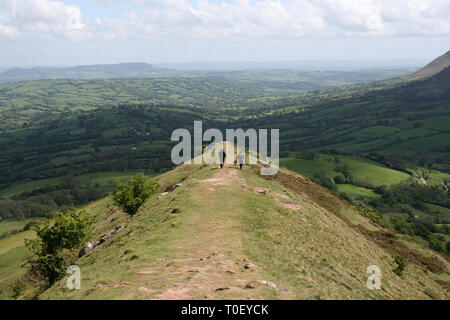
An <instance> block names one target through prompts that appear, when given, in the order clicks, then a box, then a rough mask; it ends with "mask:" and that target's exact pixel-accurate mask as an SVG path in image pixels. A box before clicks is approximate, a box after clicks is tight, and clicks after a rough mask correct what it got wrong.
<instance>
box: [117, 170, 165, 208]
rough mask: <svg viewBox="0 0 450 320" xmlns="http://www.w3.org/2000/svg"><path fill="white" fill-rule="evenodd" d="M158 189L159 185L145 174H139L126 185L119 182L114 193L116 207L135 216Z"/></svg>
mask: <svg viewBox="0 0 450 320" xmlns="http://www.w3.org/2000/svg"><path fill="white" fill-rule="evenodd" d="M157 189H158V183H157V182H156V181H154V180H153V179H148V178H146V177H145V176H144V174H143V173H139V174H137V175H136V176H135V177H133V178H131V179H129V180H128V181H127V182H125V183H121V182H117V184H116V189H115V190H114V192H113V193H112V199H113V203H114V205H116V206H118V207H119V208H121V209H122V210H123V211H124V212H125V213H128V214H135V213H136V212H137V210H138V209H139V207H140V206H141V205H142V204H143V203H144V202H145V201H146V200H147V199H148V198H149V197H150V196H151V195H152V194H154V193H155V192H156V191H157Z"/></svg>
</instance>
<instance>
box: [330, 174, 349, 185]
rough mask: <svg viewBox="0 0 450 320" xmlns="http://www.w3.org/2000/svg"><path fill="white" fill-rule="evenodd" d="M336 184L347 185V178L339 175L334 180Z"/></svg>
mask: <svg viewBox="0 0 450 320" xmlns="http://www.w3.org/2000/svg"><path fill="white" fill-rule="evenodd" d="M333 180H334V183H339V184H342V183H346V182H347V181H346V180H345V177H344V176H343V175H342V174H338V175H337V176H336V177H334V178H333Z"/></svg>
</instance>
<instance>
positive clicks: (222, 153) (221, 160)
mask: <svg viewBox="0 0 450 320" xmlns="http://www.w3.org/2000/svg"><path fill="white" fill-rule="evenodd" d="M226 157H227V154H226V153H225V151H224V150H223V149H221V150H220V151H219V163H220V169H222V167H223V164H224V163H225V158H226Z"/></svg>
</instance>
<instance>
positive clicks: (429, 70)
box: [404, 50, 450, 80]
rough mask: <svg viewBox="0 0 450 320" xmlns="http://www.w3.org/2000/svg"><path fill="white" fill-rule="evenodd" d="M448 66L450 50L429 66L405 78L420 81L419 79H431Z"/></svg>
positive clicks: (449, 64)
mask: <svg viewBox="0 0 450 320" xmlns="http://www.w3.org/2000/svg"><path fill="white" fill-rule="evenodd" d="M448 66H450V50H449V51H447V52H446V53H445V54H443V55H442V56H439V57H437V58H436V59H434V60H433V61H431V62H430V63H429V64H427V65H426V66H425V67H423V68H422V69H420V70H418V71H416V72H414V73H411V74H409V75H406V76H404V79H406V80H419V79H424V78H428V77H431V76H433V75H435V74H437V73H439V72H441V71H442V70H444V69H445V68H447V67H448Z"/></svg>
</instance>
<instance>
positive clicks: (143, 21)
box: [0, 0, 450, 66]
mask: <svg viewBox="0 0 450 320" xmlns="http://www.w3.org/2000/svg"><path fill="white" fill-rule="evenodd" d="M449 49H450V0H261V1H258V0H192V1H191V0H161V1H157V0H58V1H57V0H0V66H35V65H48V66H53V65H54V66H69V65H81V64H98V63H119V62H134V61H139V62H147V63H186V62H199V61H205V62H220V61H256V62H260V61H300V60H311V59H336V60H364V59H427V60H431V59H433V58H435V57H436V56H439V55H441V54H443V53H445V52H446V51H448V50H449Z"/></svg>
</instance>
